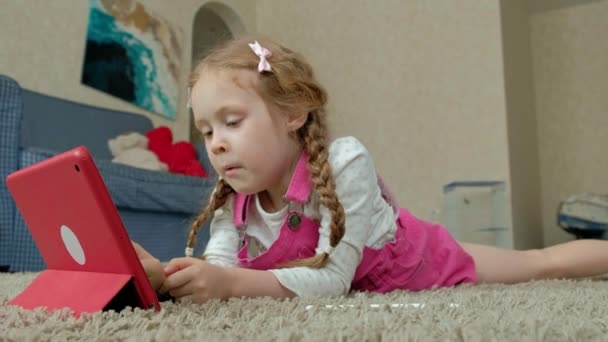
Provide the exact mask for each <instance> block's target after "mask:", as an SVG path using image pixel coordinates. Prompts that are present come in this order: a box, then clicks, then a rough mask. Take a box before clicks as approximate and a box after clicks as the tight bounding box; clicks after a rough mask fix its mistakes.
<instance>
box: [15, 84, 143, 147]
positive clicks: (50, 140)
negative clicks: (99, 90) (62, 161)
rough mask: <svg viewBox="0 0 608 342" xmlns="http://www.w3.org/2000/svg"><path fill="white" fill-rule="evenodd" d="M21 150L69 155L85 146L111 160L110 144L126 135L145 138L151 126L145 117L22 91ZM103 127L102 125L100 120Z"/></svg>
mask: <svg viewBox="0 0 608 342" xmlns="http://www.w3.org/2000/svg"><path fill="white" fill-rule="evenodd" d="M22 97H23V124H22V128H21V142H20V144H21V147H22V148H29V147H44V148H47V149H49V150H54V151H67V150H69V149H72V148H74V147H76V146H77V145H75V144H74V142H78V144H79V145H84V146H86V147H87V149H88V150H89V151H90V152H91V154H92V155H93V156H94V157H96V158H101V159H111V158H112V155H111V154H110V150H109V148H108V140H109V139H112V138H115V137H116V136H118V135H120V134H123V133H126V132H139V133H141V134H145V133H146V132H147V131H149V130H150V129H152V122H151V121H150V119H149V118H147V117H146V116H144V115H139V114H134V113H126V112H123V111H115V110H111V109H105V108H101V107H95V106H90V105H86V104H82V103H77V102H72V101H68V100H64V99H60V98H57V97H53V96H47V95H43V94H39V93H36V92H33V91H30V90H25V89H24V90H23V94H22ZM99 118H104V124H103V125H100V119H99Z"/></svg>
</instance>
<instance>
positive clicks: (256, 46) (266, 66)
mask: <svg viewBox="0 0 608 342" xmlns="http://www.w3.org/2000/svg"><path fill="white" fill-rule="evenodd" d="M249 47H250V48H251V50H253V53H255V54H256V55H257V56H258V57H260V63H259V64H258V72H263V71H271V70H272V69H271V68H270V63H268V60H267V58H268V57H270V56H272V53H271V52H270V51H269V50H268V49H266V48H264V47H262V45H260V43H258V41H257V40H256V41H255V43H253V44H249Z"/></svg>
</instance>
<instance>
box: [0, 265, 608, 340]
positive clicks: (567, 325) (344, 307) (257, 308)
mask: <svg viewBox="0 0 608 342" xmlns="http://www.w3.org/2000/svg"><path fill="white" fill-rule="evenodd" d="M34 276H35V274H0V341H49V340H53V341H55V340H60V341H70V340H84V341H116V340H126V341H184V340H199V341H203V340H204V341H226V340H234V341H327V340H330V341H335V340H340V341H381V340H382V341H606V340H608V281H607V280H601V279H599V280H598V279H596V280H590V279H587V280H579V281H566V280H561V281H537V282H529V283H525V284H519V285H510V286H503V285H477V286H461V287H456V288H452V289H436V290H431V291H424V292H418V293H409V292H405V291H398V292H393V293H391V294H388V295H370V294H363V293H353V294H351V295H349V296H348V297H345V298H333V299H327V298H326V299H312V300H311V299H294V300H289V301H279V300H271V299H268V298H260V299H249V300H245V299H233V300H230V301H229V302H217V301H216V302H212V303H208V304H205V305H195V304H174V303H171V302H164V303H163V304H162V310H161V312H158V313H156V312H152V311H143V310H139V309H135V310H131V309H130V308H127V309H125V310H123V311H121V312H119V313H116V312H100V313H96V314H91V315H83V316H81V317H80V318H78V319H75V318H73V317H72V316H71V315H70V313H69V312H67V311H59V312H55V313H53V314H48V313H46V312H44V311H43V310H39V309H37V310H34V311H27V310H23V309H21V308H18V307H14V306H11V305H8V304H7V303H8V301H9V300H10V299H11V298H13V297H14V296H15V295H17V294H18V293H19V292H20V291H21V290H22V289H24V288H25V287H26V286H27V285H28V284H29V282H30V281H31V280H32V279H33V278H34Z"/></svg>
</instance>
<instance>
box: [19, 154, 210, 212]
mask: <svg viewBox="0 0 608 342" xmlns="http://www.w3.org/2000/svg"><path fill="white" fill-rule="evenodd" d="M54 155H56V152H54V151H50V150H47V149H42V148H26V149H23V150H22V153H21V164H20V168H23V167H26V166H29V165H31V164H33V163H35V162H38V161H41V160H44V159H47V158H50V157H52V156H54ZM95 165H96V166H97V169H98V170H99V173H100V174H101V178H102V179H103V181H104V183H105V185H106V188H107V189H108V192H109V193H110V196H111V197H112V200H113V201H114V204H115V205H116V207H118V208H128V209H131V210H141V211H154V212H159V213H162V212H174V213H186V214H196V213H198V212H199V211H200V210H201V208H202V207H203V205H205V204H206V203H207V201H208V199H209V196H210V195H211V191H213V189H214V187H215V182H216V180H215V179H214V178H200V177H191V176H185V175H179V174H170V173H164V172H158V171H150V170H145V169H139V168H135V167H131V166H128V165H123V164H116V163H112V162H111V161H109V160H103V159H102V160H99V159H95Z"/></svg>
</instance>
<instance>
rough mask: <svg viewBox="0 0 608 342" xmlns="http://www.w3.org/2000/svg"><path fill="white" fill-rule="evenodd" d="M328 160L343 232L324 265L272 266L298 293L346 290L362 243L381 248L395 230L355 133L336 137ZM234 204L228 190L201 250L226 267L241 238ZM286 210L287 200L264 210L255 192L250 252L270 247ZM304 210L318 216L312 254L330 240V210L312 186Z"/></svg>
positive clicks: (390, 210)
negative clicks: (342, 215)
mask: <svg viewBox="0 0 608 342" xmlns="http://www.w3.org/2000/svg"><path fill="white" fill-rule="evenodd" d="M329 163H330V165H331V168H332V171H333V174H334V177H335V179H336V193H337V195H338V199H339V201H340V203H341V204H342V206H343V207H344V213H345V234H344V237H343V238H342V240H341V241H340V243H339V244H338V246H337V247H336V250H335V251H334V252H333V253H332V254H331V256H330V258H329V262H328V263H327V265H326V266H325V267H323V268H320V269H313V268H309V267H293V268H283V269H273V270H270V271H271V272H272V273H273V274H274V275H275V276H276V277H277V279H278V280H279V282H280V283H281V284H282V285H283V286H285V287H286V288H288V289H289V290H291V291H293V292H294V293H295V294H297V295H298V296H301V297H310V296H336V295H343V294H347V293H348V291H349V290H350V286H351V282H352V280H353V277H354V275H355V271H356V269H357V266H358V265H359V263H360V261H361V258H362V256H363V248H364V246H369V247H372V248H379V247H381V246H383V245H384V243H386V242H388V241H391V240H393V238H394V236H395V231H396V223H395V212H394V210H393V208H392V207H391V206H390V205H389V204H388V203H387V202H386V201H385V200H384V198H383V197H382V194H381V190H380V187H379V186H378V182H377V177H376V170H375V166H374V163H373V160H372V158H371V156H370V155H369V153H368V151H367V149H366V148H365V146H363V144H362V143H361V142H359V140H357V139H356V138H354V137H345V138H339V139H336V140H335V141H333V142H332V143H331V145H330V146H329ZM233 204H234V197H233V196H231V197H230V198H228V200H227V201H226V204H225V205H224V207H223V208H220V209H218V210H217V211H216V212H215V216H214V218H213V220H212V222H211V237H210V239H209V242H208V244H207V248H206V250H205V253H204V255H205V257H206V260H207V261H208V262H210V263H213V264H215V265H220V266H224V267H233V266H237V265H238V260H237V253H238V249H239V242H240V239H239V232H238V229H237V228H236V226H235V224H234V222H233ZM286 214H287V206H285V207H284V208H282V209H281V210H279V211H278V212H274V213H269V212H266V211H264V209H263V208H262V206H261V205H260V201H259V198H258V196H257V195H254V196H253V204H252V205H251V206H250V208H249V211H248V217H247V218H248V219H247V229H246V234H247V236H248V238H249V239H250V240H249V241H250V244H252V245H254V246H255V245H257V246H255V247H256V248H250V249H249V254H250V255H249V256H250V257H254V256H256V253H259V252H262V251H264V250H266V249H268V248H269V247H270V246H271V245H272V243H273V242H274V241H276V240H277V239H278V236H279V231H280V228H281V226H282V224H283V222H284V219H285V215H286ZM304 215H305V216H307V217H309V218H311V219H314V220H317V221H319V222H320V228H319V229H320V236H319V243H318V245H317V248H316V254H320V253H323V252H324V251H325V249H326V248H327V246H328V245H329V223H330V221H331V219H330V212H329V210H328V209H327V208H325V207H323V206H321V205H320V202H319V196H318V194H316V192H315V191H314V189H313V191H312V192H311V199H310V201H309V202H308V203H307V204H306V205H305V206H304Z"/></svg>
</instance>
